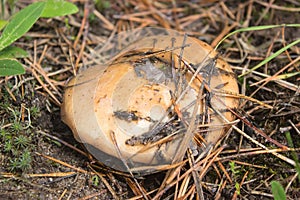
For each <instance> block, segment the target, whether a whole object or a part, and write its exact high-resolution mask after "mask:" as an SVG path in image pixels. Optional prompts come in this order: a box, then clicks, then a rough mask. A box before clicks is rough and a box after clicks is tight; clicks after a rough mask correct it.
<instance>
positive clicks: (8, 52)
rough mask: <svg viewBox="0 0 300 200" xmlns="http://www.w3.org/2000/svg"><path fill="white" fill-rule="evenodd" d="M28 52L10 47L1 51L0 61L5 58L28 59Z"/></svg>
mask: <svg viewBox="0 0 300 200" xmlns="http://www.w3.org/2000/svg"><path fill="white" fill-rule="evenodd" d="M28 56H29V55H28V53H27V51H24V50H23V49H21V48H19V47H14V46H9V47H6V48H5V49H3V50H2V51H0V59H5V58H26V57H28Z"/></svg>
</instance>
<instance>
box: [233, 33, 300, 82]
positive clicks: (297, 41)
mask: <svg viewBox="0 0 300 200" xmlns="http://www.w3.org/2000/svg"><path fill="white" fill-rule="evenodd" d="M298 43H300V39H298V40H296V41H294V42H292V43H290V44H288V45H286V46H285V47H283V48H281V49H279V50H278V51H276V52H275V53H274V54H272V55H271V56H269V57H267V58H266V59H264V60H263V61H261V62H260V63H258V64H257V65H256V66H254V67H253V68H251V69H250V70H249V71H247V72H245V73H243V74H241V75H239V76H238V77H239V78H240V77H242V76H245V75H247V74H249V73H251V72H252V71H254V70H256V69H258V68H259V67H261V66H263V65H265V64H266V63H268V62H269V61H270V60H272V59H274V58H276V57H277V56H279V55H280V54H281V53H283V52H284V51H285V50H287V49H289V48H291V47H292V46H295V45H296V44H298Z"/></svg>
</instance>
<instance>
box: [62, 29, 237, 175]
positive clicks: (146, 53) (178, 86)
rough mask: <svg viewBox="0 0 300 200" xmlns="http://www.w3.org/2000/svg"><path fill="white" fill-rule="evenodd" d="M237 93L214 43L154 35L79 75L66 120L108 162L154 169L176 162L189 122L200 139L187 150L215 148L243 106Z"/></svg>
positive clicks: (123, 168)
mask: <svg viewBox="0 0 300 200" xmlns="http://www.w3.org/2000/svg"><path fill="white" fill-rule="evenodd" d="M236 93H238V85H237V82H236V79H235V76H234V74H233V72H232V70H231V68H230V66H229V65H228V64H227V63H226V62H225V61H224V60H222V59H221V58H220V57H219V56H218V53H217V52H215V51H214V50H213V49H212V47H211V46H209V45H208V44H206V43H204V42H202V41H200V40H198V39H196V38H192V37H187V36H183V35H158V36H149V37H145V38H142V39H139V40H137V41H135V42H133V43H132V44H130V45H128V46H127V47H125V48H124V49H123V50H121V51H120V52H119V53H118V54H117V55H115V56H114V57H113V59H112V60H111V62H110V63H109V64H108V65H98V66H94V67H90V68H88V69H87V70H85V71H83V72H82V73H80V74H79V75H77V76H76V77H75V78H73V79H72V80H71V81H70V82H69V83H68V85H67V89H66V91H65V94H64V103H63V105H62V120H63V121H64V122H65V123H66V124H67V125H68V126H69V127H70V128H71V129H72V132H73V134H74V136H75V138H76V140H78V141H79V142H82V143H84V144H85V147H86V148H87V150H88V151H89V152H90V153H91V154H92V155H93V156H94V157H95V158H96V159H98V160H99V161H100V162H102V163H103V164H105V165H107V166H109V167H112V168H114V169H117V170H121V171H133V172H142V171H143V172H145V171H146V172H153V171H155V170H154V169H156V168H155V167H156V166H161V165H168V164H171V163H172V161H173V159H174V156H175V154H176V153H177V150H178V149H179V146H180V145H182V144H181V141H182V138H183V136H184V134H185V133H186V131H187V128H188V126H189V125H190V124H191V123H196V126H195V129H194V130H193V134H195V136H194V138H197V141H198V142H195V141H196V140H193V141H191V142H190V143H189V144H188V145H191V146H196V149H198V151H201V150H203V149H204V148H205V146H206V145H208V144H215V143H216V142H217V141H218V140H219V139H220V138H221V137H222V136H223V135H224V134H225V133H226V132H227V131H228V129H229V124H228V123H226V122H225V121H224V118H226V119H227V120H228V121H230V122H231V121H233V120H234V116H233V114H232V113H231V112H230V111H229V110H228V108H231V109H233V108H236V107H237V106H238V100H237V99H235V98H234V97H233V95H232V94H236ZM226 94H231V95H226ZM197 101H198V103H196V102H197ZM195 106H197V107H196V108H195ZM193 111H195V112H193ZM193 113H194V114H195V113H196V116H195V117H194V118H193ZM220 115H223V116H220ZM192 119H194V121H191V120H192ZM199 138H202V141H200V142H199V140H201V139H199ZM195 144H196V145H195Z"/></svg>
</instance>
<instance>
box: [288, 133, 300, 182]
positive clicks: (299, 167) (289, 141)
mask: <svg viewBox="0 0 300 200" xmlns="http://www.w3.org/2000/svg"><path fill="white" fill-rule="evenodd" d="M285 136H286V140H287V142H288V144H289V147H291V148H294V143H293V139H292V136H291V133H290V132H289V131H287V132H286V133H285ZM292 157H293V159H294V161H295V163H296V166H295V168H296V172H297V173H298V180H299V181H300V164H299V159H298V155H297V153H296V152H295V151H292Z"/></svg>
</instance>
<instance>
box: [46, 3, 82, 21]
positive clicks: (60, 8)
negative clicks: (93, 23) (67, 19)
mask: <svg viewBox="0 0 300 200" xmlns="http://www.w3.org/2000/svg"><path fill="white" fill-rule="evenodd" d="M77 12H78V8H77V6H76V5H74V4H73V3H70V2H67V1H63V0H48V1H47V2H46V6H45V9H44V11H43V13H42V15H41V17H47V18H48V17H49V18H50V17H58V16H64V15H70V14H74V13H77Z"/></svg>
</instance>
